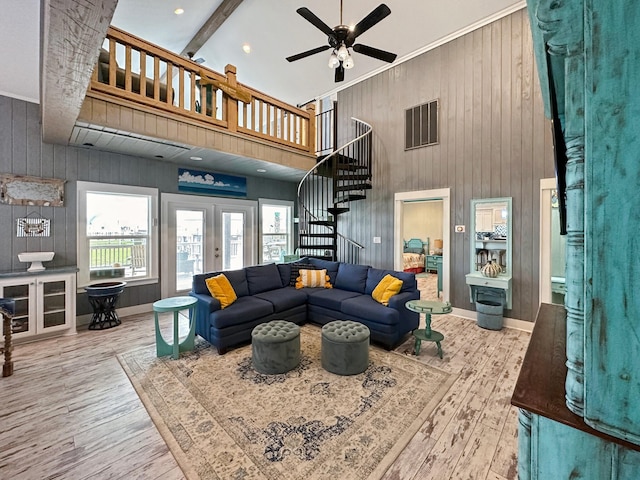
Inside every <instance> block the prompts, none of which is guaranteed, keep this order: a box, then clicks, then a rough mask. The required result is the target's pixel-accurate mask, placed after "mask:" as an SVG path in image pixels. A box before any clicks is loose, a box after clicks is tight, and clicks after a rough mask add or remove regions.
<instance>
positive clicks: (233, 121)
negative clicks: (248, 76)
mask: <svg viewBox="0 0 640 480" xmlns="http://www.w3.org/2000/svg"><path fill="white" fill-rule="evenodd" d="M236 71H237V70H236V67H235V65H231V64H227V65H226V66H225V67H224V74H225V75H226V77H227V84H228V85H229V86H230V87H232V88H233V89H235V88H236V86H237V85H238V80H237V78H236ZM223 95H224V101H223V102H222V105H223V106H222V108H223V112H222V118H223V119H225V120H226V121H227V129H228V130H229V131H230V132H237V131H238V100H236V99H234V98H232V97H231V96H230V95H229V94H227V93H224V92H223Z"/></svg>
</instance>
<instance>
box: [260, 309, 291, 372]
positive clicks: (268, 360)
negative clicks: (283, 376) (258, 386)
mask: <svg viewBox="0 0 640 480" xmlns="http://www.w3.org/2000/svg"><path fill="white" fill-rule="evenodd" d="M251 354H252V357H251V359H252V361H253V368H255V369H256V370H257V371H258V372H260V373H265V374H267V375H274V374H277V373H286V372H288V371H289V370H292V369H294V368H296V367H297V366H298V364H299V363H300V327H299V326H298V325H296V324H295V323H292V322H287V321H285V320H273V321H271V322H267V323H262V324H260V325H258V326H257V327H255V328H254V329H253V330H252V332H251Z"/></svg>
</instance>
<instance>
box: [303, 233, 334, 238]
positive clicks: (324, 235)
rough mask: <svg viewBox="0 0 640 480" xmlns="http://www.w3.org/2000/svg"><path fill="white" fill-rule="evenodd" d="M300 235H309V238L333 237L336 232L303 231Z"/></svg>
mask: <svg viewBox="0 0 640 480" xmlns="http://www.w3.org/2000/svg"><path fill="white" fill-rule="evenodd" d="M300 236H301V237H308V238H333V237H334V236H335V233H331V232H326V233H301V234H300Z"/></svg>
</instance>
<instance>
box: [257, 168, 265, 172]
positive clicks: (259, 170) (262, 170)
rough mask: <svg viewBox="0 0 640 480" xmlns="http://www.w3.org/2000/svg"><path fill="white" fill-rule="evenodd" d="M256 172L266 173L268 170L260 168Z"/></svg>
mask: <svg viewBox="0 0 640 480" xmlns="http://www.w3.org/2000/svg"><path fill="white" fill-rule="evenodd" d="M256 172H260V173H266V170H265V169H264V168H259V169H258V170H256Z"/></svg>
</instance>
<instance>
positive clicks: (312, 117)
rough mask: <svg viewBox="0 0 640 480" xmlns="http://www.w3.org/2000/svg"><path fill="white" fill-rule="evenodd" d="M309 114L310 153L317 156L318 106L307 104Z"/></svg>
mask: <svg viewBox="0 0 640 480" xmlns="http://www.w3.org/2000/svg"><path fill="white" fill-rule="evenodd" d="M307 113H308V114H309V153H310V154H312V155H315V154H316V104H315V103H314V102H311V103H307Z"/></svg>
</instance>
